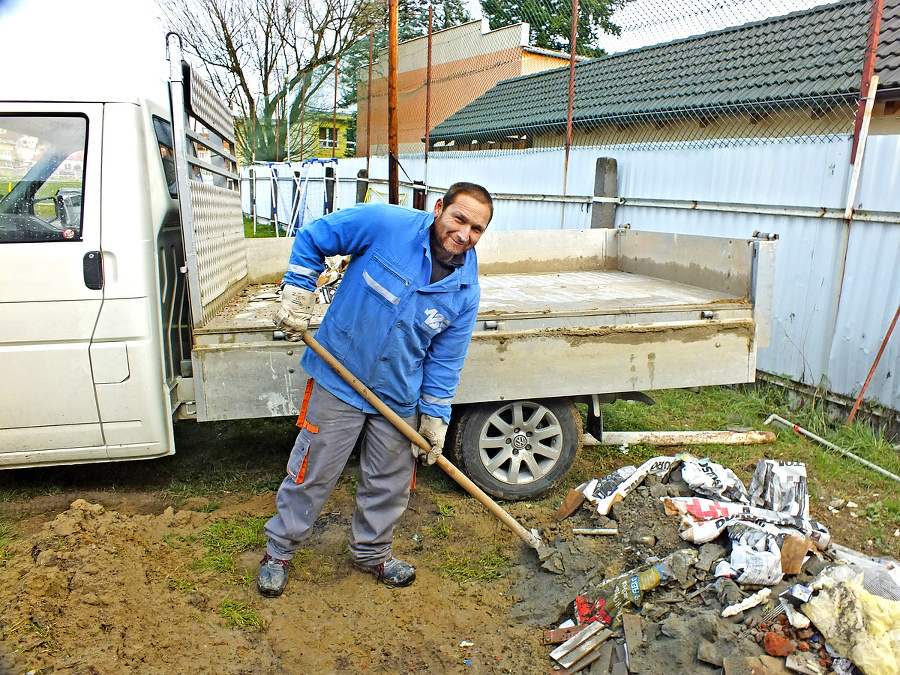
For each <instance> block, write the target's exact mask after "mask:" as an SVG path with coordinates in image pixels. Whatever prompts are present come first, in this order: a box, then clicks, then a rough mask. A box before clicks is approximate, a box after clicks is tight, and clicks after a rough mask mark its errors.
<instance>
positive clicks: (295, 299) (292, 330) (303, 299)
mask: <svg viewBox="0 0 900 675" xmlns="http://www.w3.org/2000/svg"><path fill="white" fill-rule="evenodd" d="M315 303H316V295H315V293H313V291H306V290H303V289H302V288H298V287H297V286H291V285H289V284H285V286H284V290H283V291H282V292H281V307H279V308H278V311H277V312H275V316H274V317H273V319H272V321H274V322H275V327H276V328H278V329H279V330H281V331H282V332H284V337H285V339H286V340H290V341H291V342H297V341H298V340H300V338H302V337H303V334H304V333H305V332H306V330H307V328H309V320H310V319H311V318H312V310H313V305H315Z"/></svg>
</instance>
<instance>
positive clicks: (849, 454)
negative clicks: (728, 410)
mask: <svg viewBox="0 0 900 675" xmlns="http://www.w3.org/2000/svg"><path fill="white" fill-rule="evenodd" d="M770 422H777V423H778V424H781V425H783V426H786V427H789V428H791V429H793V430H794V431H795V432H796V433H798V434H801V435H802V436H806V437H807V438H811V439H813V440H814V441H818V442H819V443H821V444H822V445H824V446H825V447H826V448H831V449H832V450H834V451H836V452H839V453H841V454H842V455H844V456H845V457H850V458H851V459H855V460H856V461H857V462H859V463H860V464H862V465H863V466H867V467H869V468H870V469H872V470H873V471H877V472H878V473H880V474H881V475H882V476H887V477H888V478H891V479H892V480H895V481H897V482H898V483H900V476H898V475H896V474H893V473H891V472H890V471H888V470H887V469H882V468H881V467H880V466H878V465H877V464H872V462H870V461H868V460H866V459H863V458H862V457H860V456H859V455H854V454H853V453H852V452H850V451H849V450H844V449H843V448H839V447H838V446H836V445H835V444H834V443H829V442H828V441H826V440H825V439H824V438H822V437H821V436H816V435H815V434H814V433H813V432H811V431H809V430H807V429H804V428H803V427H801V426H799V425H797V424H794V423H793V422H789V421H788V420H786V419H784V418H783V417H779V416H778V415H776V414H774V413H773V414H771V415H769V418H768V419H767V420H766V421H765V422H764V424H769V423H770ZM605 435H606V434H604V436H605Z"/></svg>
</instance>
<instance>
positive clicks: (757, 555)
mask: <svg viewBox="0 0 900 675" xmlns="http://www.w3.org/2000/svg"><path fill="white" fill-rule="evenodd" d="M728 537H729V538H730V539H731V559H730V562H731V567H732V569H734V571H735V572H736V573H738V574H739V576H738V578H737V582H738V583H739V584H750V585H756V586H774V585H775V584H777V583H778V582H779V581H781V579H782V577H783V576H784V574H782V572H781V549H780V548H778V541H777V539H776V537H775V536H773V535H772V534H771V533H770V532H766V531H765V530H764V529H763V528H761V527H757V526H756V525H751V524H749V523H743V522H737V523H733V524H731V525H729V526H728Z"/></svg>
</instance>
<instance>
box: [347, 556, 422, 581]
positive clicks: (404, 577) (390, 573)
mask: <svg viewBox="0 0 900 675" xmlns="http://www.w3.org/2000/svg"><path fill="white" fill-rule="evenodd" d="M353 566H354V567H355V568H356V569H358V570H361V571H363V572H368V573H369V574H374V575H375V578H376V579H377V580H378V581H380V582H381V583H383V584H384V585H385V586H409V585H410V584H411V583H412V582H413V581H415V580H416V568H415V567H413V566H412V565H410V564H409V563H405V562H403V561H402V560H397V558H388V559H387V560H386V561H384V562H383V563H381V564H380V565H362V564H360V563H358V562H356V561H355V560H354V561H353Z"/></svg>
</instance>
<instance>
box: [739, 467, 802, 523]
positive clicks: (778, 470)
mask: <svg viewBox="0 0 900 675" xmlns="http://www.w3.org/2000/svg"><path fill="white" fill-rule="evenodd" d="M750 504H751V505H752V506H759V507H761V508H764V509H770V510H772V511H775V512H776V513H782V514H786V515H789V516H800V517H801V518H808V517H809V492H808V491H807V488H806V466H805V465H804V464H803V463H802V462H781V461H776V460H774V459H761V460H759V461H758V462H757V463H756V470H755V471H754V472H753V480H751V481H750Z"/></svg>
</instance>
